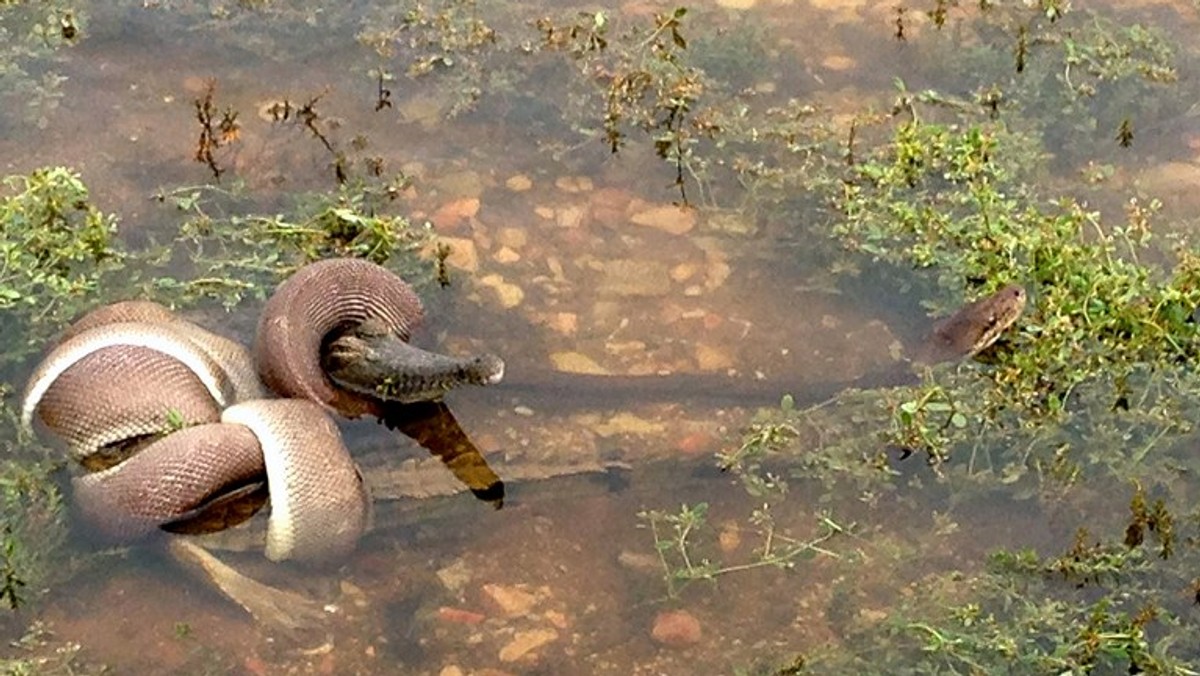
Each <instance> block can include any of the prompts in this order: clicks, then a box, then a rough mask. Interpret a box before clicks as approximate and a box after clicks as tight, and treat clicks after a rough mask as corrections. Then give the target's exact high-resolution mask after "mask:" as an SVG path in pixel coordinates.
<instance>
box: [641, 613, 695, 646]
mask: <svg viewBox="0 0 1200 676" xmlns="http://www.w3.org/2000/svg"><path fill="white" fill-rule="evenodd" d="M650 637H651V638H653V639H654V640H655V641H657V642H658V643H661V644H663V645H665V646H670V647H672V648H680V647H684V646H688V645H691V644H693V643H698V642H699V641H700V621H699V620H697V619H696V618H695V617H694V616H693V615H692V614H691V613H689V612H688V611H686V610H671V611H666V612H661V613H659V614H658V616H657V617H655V618H654V628H653V629H651V631H650Z"/></svg>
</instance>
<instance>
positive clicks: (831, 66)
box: [821, 54, 858, 73]
mask: <svg viewBox="0 0 1200 676" xmlns="http://www.w3.org/2000/svg"><path fill="white" fill-rule="evenodd" d="M821 65H822V66H823V67H824V68H825V69H827V70H832V71H837V72H839V73H840V72H845V71H848V70H854V67H855V66H857V65H858V62H857V61H855V60H854V59H853V58H851V57H849V56H845V55H841V54H830V55H829V56H827V57H825V58H824V59H822V60H821Z"/></svg>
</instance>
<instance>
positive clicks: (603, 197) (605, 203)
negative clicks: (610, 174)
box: [592, 188, 633, 227]
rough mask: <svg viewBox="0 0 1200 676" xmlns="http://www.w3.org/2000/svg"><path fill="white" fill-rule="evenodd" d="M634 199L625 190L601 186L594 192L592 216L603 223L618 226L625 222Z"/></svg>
mask: <svg viewBox="0 0 1200 676" xmlns="http://www.w3.org/2000/svg"><path fill="white" fill-rule="evenodd" d="M632 199H633V198H632V197H631V196H630V195H629V193H628V192H626V191H624V190H618V189H616V188H601V189H599V190H597V191H596V192H594V193H592V218H594V219H596V222H597V223H600V224H601V225H606V226H608V227H616V226H617V225H620V224H621V223H622V222H624V220H625V211H626V209H628V208H629V203H630V202H631V201H632Z"/></svg>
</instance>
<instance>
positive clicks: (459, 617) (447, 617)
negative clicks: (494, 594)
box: [437, 606, 487, 625]
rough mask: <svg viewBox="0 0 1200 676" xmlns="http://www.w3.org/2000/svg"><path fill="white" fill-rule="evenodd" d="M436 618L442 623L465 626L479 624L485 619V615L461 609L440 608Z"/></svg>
mask: <svg viewBox="0 0 1200 676" xmlns="http://www.w3.org/2000/svg"><path fill="white" fill-rule="evenodd" d="M437 616H438V619H439V620H442V621H443V622H450V623H453V624H467V625H471V624H479V623H480V622H483V621H484V620H486V619H487V615H484V614H483V613H476V612H474V611H471V610H464V609H462V608H451V607H449V606H442V607H441V608H438V611H437Z"/></svg>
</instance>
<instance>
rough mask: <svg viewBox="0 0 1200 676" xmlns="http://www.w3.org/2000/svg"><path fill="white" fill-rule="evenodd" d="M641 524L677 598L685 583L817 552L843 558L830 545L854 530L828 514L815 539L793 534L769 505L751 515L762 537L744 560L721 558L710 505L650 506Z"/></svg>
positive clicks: (785, 564)
mask: <svg viewBox="0 0 1200 676" xmlns="http://www.w3.org/2000/svg"><path fill="white" fill-rule="evenodd" d="M638 519H639V520H641V522H642V524H641V525H642V526H643V527H644V528H647V529H649V530H650V533H651V535H652V536H653V538H654V549H655V551H656V552H657V554H658V558H659V563H660V564H661V565H662V569H663V581H664V582H665V583H666V587H667V596H668V597H669V598H675V597H677V596H678V595H679V594H680V592H682V591H683V589H684V587H686V586H687V585H688V584H690V583H692V582H695V581H696V580H708V581H712V580H715V579H717V578H718V577H721V576H723V575H729V574H731V573H741V572H745V571H749V570H754V569H756V568H765V567H772V568H781V569H791V568H794V567H795V566H796V564H797V563H798V562H800V561H802V560H805V559H810V558H813V557H815V556H828V557H832V558H834V559H841V558H843V554H839V553H838V552H836V551H834V550H833V549H831V548H829V547H828V546H827V543H828V542H829V541H831V540H833V539H835V538H837V537H839V536H847V535H850V534H852V533H853V532H854V530H855V526H854V524H849V525H842V524H840V523H838V522H837V521H835V520H834V519H833V517H832V516H831V515H829V514H826V513H821V514H817V515H816V516H815V521H816V530H817V534H816V536H815V537H811V538H800V537H794V536H792V535H790V534H789V533H788V531H787V529H785V528H782V527H780V526H779V525H778V524H776V522H775V518H774V516H773V515H772V513H771V506H770V504H769V503H764V504H763V505H762V506H760V507H758V508H756V509H754V510H752V511H751V512H750V514H749V516H748V517H747V518H746V522H747V527H746V532H748V533H751V534H753V535H754V536H756V537H758V538H760V544H759V545H758V546H757V547H756V548H755V550H754V554H753V558H752V559H751V560H748V561H744V562H740V563H729V562H720V561H719V557H718V556H717V554H716V553H715V552H714V551H713V550H714V548H715V547H714V543H713V540H714V539H715V536H714V533H713V531H712V528H711V526H710V525H709V524H708V504H707V503H703V502H701V503H697V504H695V505H687V504H684V505H682V506H681V507H680V508H679V511H678V512H676V513H672V512H667V511H663V510H646V511H642V512H639V513H638Z"/></svg>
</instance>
